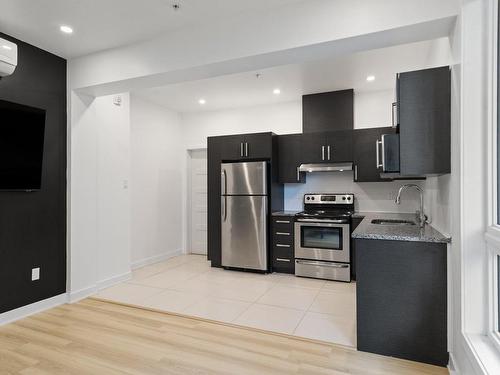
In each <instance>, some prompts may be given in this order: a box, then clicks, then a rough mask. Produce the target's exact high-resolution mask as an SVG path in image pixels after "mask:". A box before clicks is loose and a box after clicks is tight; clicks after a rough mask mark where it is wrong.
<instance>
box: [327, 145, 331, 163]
mask: <svg viewBox="0 0 500 375" xmlns="http://www.w3.org/2000/svg"><path fill="white" fill-rule="evenodd" d="M327 155H328V160H330V145H328V147H327Z"/></svg>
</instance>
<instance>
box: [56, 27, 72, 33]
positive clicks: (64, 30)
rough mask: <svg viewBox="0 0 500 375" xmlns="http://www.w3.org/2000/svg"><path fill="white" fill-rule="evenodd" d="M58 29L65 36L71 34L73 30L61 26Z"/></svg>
mask: <svg viewBox="0 0 500 375" xmlns="http://www.w3.org/2000/svg"><path fill="white" fill-rule="evenodd" d="M59 29H60V30H61V31H62V32H63V33H65V34H73V29H72V28H71V27H69V26H66V25H62V26H61V27H60V28H59Z"/></svg>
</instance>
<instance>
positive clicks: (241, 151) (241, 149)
mask: <svg viewBox="0 0 500 375" xmlns="http://www.w3.org/2000/svg"><path fill="white" fill-rule="evenodd" d="M240 156H241V157H243V142H241V143H240Z"/></svg>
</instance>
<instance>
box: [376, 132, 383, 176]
mask: <svg viewBox="0 0 500 375" xmlns="http://www.w3.org/2000/svg"><path fill="white" fill-rule="evenodd" d="M381 144H382V141H379V140H378V139H377V141H376V142H375V152H376V154H377V161H376V163H377V164H376V168H377V169H379V168H380V167H382V164H380V150H379V146H380V145H381Z"/></svg>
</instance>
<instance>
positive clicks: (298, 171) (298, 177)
mask: <svg viewBox="0 0 500 375" xmlns="http://www.w3.org/2000/svg"><path fill="white" fill-rule="evenodd" d="M297 182H300V167H297Z"/></svg>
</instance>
